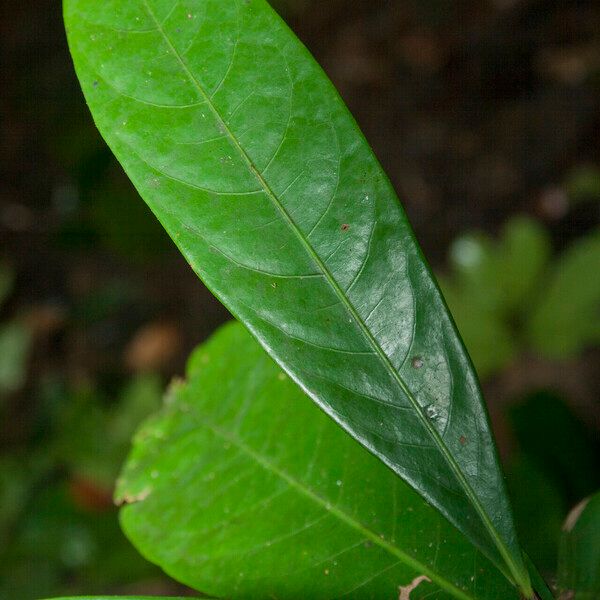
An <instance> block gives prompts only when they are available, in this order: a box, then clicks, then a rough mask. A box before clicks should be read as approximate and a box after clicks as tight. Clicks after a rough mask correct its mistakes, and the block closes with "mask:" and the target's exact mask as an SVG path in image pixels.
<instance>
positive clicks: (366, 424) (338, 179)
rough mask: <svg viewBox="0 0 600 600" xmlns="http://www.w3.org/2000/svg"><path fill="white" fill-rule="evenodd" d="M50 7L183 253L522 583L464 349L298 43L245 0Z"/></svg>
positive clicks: (338, 104) (261, 6)
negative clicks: (57, 11) (61, 17)
mask: <svg viewBox="0 0 600 600" xmlns="http://www.w3.org/2000/svg"><path fill="white" fill-rule="evenodd" d="M64 7H65V20H66V26H67V31H68V37H69V44H70V48H71V52H72V55H73V58H74V61H75V66H76V69H77V73H78V76H79V79H80V81H81V84H82V87H83V90H84V93H85V96H86V99H87V102H88V104H89V106H90V108H91V110H92V114H93V116H94V119H95V120H96V123H97V125H98V127H99V129H100V131H101V133H102V134H103V136H104V137H105V139H106V140H107V142H108V144H109V145H110V147H111V148H112V150H113V151H114V153H115V154H116V156H117V158H118V159H119V161H120V162H121V163H122V165H123V166H124V168H125V170H126V171H127V173H128V175H129V176H130V178H131V179H132V181H133V183H134V184H135V186H136V188H137V189H138V191H139V192H140V193H141V195H142V197H143V198H144V200H145V201H146V202H147V203H148V204H149V205H150V207H151V208H152V210H153V211H154V213H155V214H156V215H157V217H158V218H159V220H160V221H161V222H162V224H163V225H164V226H165V228H166V229H167V231H168V232H169V234H170V235H171V237H172V238H173V239H174V240H175V241H176V243H177V244H178V246H179V248H180V250H181V251H182V252H183V254H184V255H185V257H186V258H187V260H188V262H189V263H190V264H191V265H192V267H193V268H194V269H195V271H196V272H197V273H198V274H199V275H200V277H202V279H203V280H204V281H205V283H206V284H207V285H208V287H209V288H210V289H211V290H212V291H213V292H214V293H215V294H216V295H217V296H218V297H219V298H220V299H221V300H222V301H223V303H224V304H225V305H226V306H227V307H228V308H229V309H230V310H231V312H232V313H233V314H235V315H236V316H237V317H238V318H239V319H240V320H241V321H242V322H244V324H245V325H246V326H247V327H248V328H249V329H250V330H251V331H252V332H253V333H254V335H255V336H256V337H257V338H258V339H259V340H260V342H261V343H262V344H263V346H264V347H265V348H266V349H267V350H268V351H269V352H270V353H271V355H272V356H273V357H274V358H275V359H276V360H277V361H278V362H279V363H280V364H281V365H282V366H283V368H284V369H285V370H286V371H287V372H288V373H289V374H290V375H291V377H292V378H293V379H294V380H295V381H296V382H298V383H299V384H300V385H301V387H302V388H303V389H304V390H305V391H306V392H307V393H308V394H309V395H310V396H311V397H312V398H313V400H315V401H316V402H317V403H318V404H319V405H320V406H321V407H322V408H323V409H324V410H325V411H326V412H327V413H328V414H329V415H330V416H331V417H332V418H334V419H335V420H336V421H337V422H338V423H339V424H340V425H341V426H342V427H344V428H345V429H346V430H347V431H349V432H350V433H351V434H352V435H353V436H354V437H356V438H357V439H358V440H359V441H360V442H361V443H362V444H363V445H365V446H366V447H367V448H369V449H370V450H371V451H372V452H373V453H375V454H376V455H377V456H379V457H380V458H381V459H382V460H383V461H384V462H385V463H386V464H387V465H388V466H390V467H391V468H392V469H394V470H395V471H396V472H397V473H398V474H399V475H401V476H402V477H403V478H404V479H405V480H406V481H408V482H409V483H410V484H411V485H412V486H414V487H415V488H416V489H417V490H419V491H420V493H421V494H422V495H423V496H424V497H425V498H426V499H427V500H428V501H430V502H431V503H432V504H434V505H435V506H436V507H437V508H439V510H441V511H442V512H443V513H444V514H445V515H446V516H447V518H448V519H449V520H450V521H451V522H452V523H454V524H456V526H457V527H459V528H460V529H461V530H462V531H463V532H464V533H465V534H466V535H467V536H468V537H469V538H470V539H471V540H473V541H474V543H476V544H477V545H478V547H480V548H481V549H482V550H484V551H485V552H486V554H487V555H488V556H490V557H491V558H492V560H494V561H495V563H496V564H498V565H502V566H503V568H505V570H507V572H508V573H510V576H511V577H512V578H513V579H514V580H515V581H517V582H519V584H520V585H521V587H522V589H523V590H524V592H525V593H526V594H529V593H530V587H529V583H528V576H527V572H526V569H525V567H524V565H523V561H522V557H521V551H520V549H519V546H518V542H517V539H516V536H515V532H514V525H513V522H512V517H511V514H510V507H509V504H508V499H507V495H506V491H505V486H504V482H503V479H502V475H501V472H500V468H499V465H498V460H497V455H496V451H495V448H494V444H493V441H492V439H491V435H490V430H489V425H488V419H487V414H486V411H485V408H484V405H483V402H482V398H481V393H480V391H479V386H478V383H477V380H476V377H475V374H474V372H473V369H472V367H471V365H470V361H469V359H468V357H467V355H466V353H465V350H464V348H463V345H462V343H461V341H460V339H459V337H458V335H457V333H456V330H455V328H454V325H453V323H452V321H451V318H450V316H449V315H448V312H447V310H446V308H445V305H444V302H443V300H442V298H441V295H440V293H439V290H438V288H437V285H436V284H435V282H434V280H433V278H432V276H431V273H430V271H429V269H428V267H427V266H426V263H425V261H424V259H423V256H422V254H421V251H420V249H419V247H418V245H417V243H416V242H415V240H414V236H413V233H412V231H411V229H410V226H409V224H408V222H407V220H406V216H405V215H404V213H403V211H402V209H401V207H400V206H399V204H398V201H397V198H396V195H395V193H394V191H393V189H392V187H391V185H390V183H389V180H388V179H387V177H386V176H385V174H384V173H383V171H382V169H381V167H380V165H379V164H378V162H377V160H376V159H375V157H374V155H373V153H372V151H371V150H370V148H369V146H368V144H367V143H366V142H365V140H364V138H363V136H362V135H361V133H360V131H359V130H358V128H357V126H356V124H355V122H354V120H353V119H352V117H351V116H350V114H349V113H348V111H347V109H346V107H345V106H344V104H343V102H342V101H341V99H340V98H339V96H338V94H337V92H336V91H335V89H334V88H333V87H332V85H331V83H330V82H329V81H328V79H327V78H326V77H325V76H324V74H323V72H322V71H321V69H320V68H319V67H318V65H317V64H316V63H315V61H314V60H313V59H312V57H311V56H310V54H309V53H308V52H307V50H306V49H305V48H304V47H303V46H302V44H301V43H300V42H299V41H298V40H297V39H296V38H295V36H294V35H293V34H292V33H291V32H290V31H289V29H287V27H286V26H285V25H284V24H283V22H282V21H281V20H280V19H279V17H278V16H277V15H276V13H275V12H274V11H273V10H272V9H271V8H270V7H269V6H268V4H267V3H266V2H264V0H244V1H242V0H188V1H187V2H185V3H183V2H176V1H175V0H135V1H132V0H127V1H125V0H110V1H105V2H96V1H95V0H65V2H64ZM462 440H465V441H464V442H463V441H462ZM504 565H505V566H504Z"/></svg>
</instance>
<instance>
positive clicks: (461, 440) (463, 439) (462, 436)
mask: <svg viewBox="0 0 600 600" xmlns="http://www.w3.org/2000/svg"><path fill="white" fill-rule="evenodd" d="M458 441H459V442H460V443H461V444H462V445H463V446H464V445H465V444H466V443H467V438H466V437H465V436H464V435H461V436H460V438H459V440H458Z"/></svg>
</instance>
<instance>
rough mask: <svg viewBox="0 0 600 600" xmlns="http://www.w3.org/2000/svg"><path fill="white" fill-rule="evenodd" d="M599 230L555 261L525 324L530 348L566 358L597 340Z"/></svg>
mask: <svg viewBox="0 0 600 600" xmlns="http://www.w3.org/2000/svg"><path fill="white" fill-rule="evenodd" d="M599 261H600V231H599V230H596V231H595V232H594V233H592V234H590V235H588V236H587V237H585V238H582V239H580V240H578V241H577V242H576V243H575V244H574V245H573V246H572V247H571V248H569V250H567V252H565V253H564V255H563V256H561V257H560V259H559V260H558V261H557V263H556V265H555V267H554V269H553V271H552V274H551V276H550V278H549V280H548V281H547V282H546V285H545V286H544V288H543V295H542V298H541V302H540V304H539V306H537V307H536V309H535V311H534V312H533V314H532V316H531V319H530V321H529V323H528V335H529V339H530V341H531V344H532V345H533V347H534V348H535V349H536V350H538V351H539V352H541V353H542V354H544V355H545V356H548V357H550V358H568V357H570V356H573V355H574V354H576V353H577V352H579V351H581V350H582V349H583V348H585V346H587V345H589V344H593V343H598V342H599V341H600V321H599V319H598V317H599V316H600V277H597V276H596V271H597V269H598V262H599Z"/></svg>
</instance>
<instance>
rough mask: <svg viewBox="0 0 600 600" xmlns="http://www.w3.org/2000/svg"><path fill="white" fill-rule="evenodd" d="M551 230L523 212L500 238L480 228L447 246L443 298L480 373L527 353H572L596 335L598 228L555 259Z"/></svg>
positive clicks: (599, 303)
mask: <svg viewBox="0 0 600 600" xmlns="http://www.w3.org/2000/svg"><path fill="white" fill-rule="evenodd" d="M550 256H551V243H550V238H549V234H548V233H547V232H546V230H545V229H544V228H543V227H542V226H541V225H540V224H538V223H536V222H535V221H533V220H531V219H527V218H525V217H518V218H514V219H513V220H511V221H509V222H508V223H507V224H506V226H505V228H504V231H503V232H502V235H501V237H500V240H499V241H497V242H494V241H493V240H492V239H491V238H490V237H489V236H487V235H485V234H483V233H471V234H467V235H464V236H462V237H460V238H458V239H457V240H455V242H454V243H453V245H452V248H451V252H450V264H451V267H452V271H451V273H450V275H449V276H448V277H446V278H442V280H441V285H442V289H443V291H444V296H445V297H446V300H447V301H448V305H449V307H450V309H451V311H452V314H453V316H454V318H455V319H456V322H457V325H458V327H459V329H460V332H461V334H462V335H463V338H464V340H465V343H466V345H467V348H468V349H469V352H470V354H471V356H473V359H474V362H475V366H476V367H477V372H478V373H479V376H480V377H487V376H489V375H492V374H494V373H495V372H497V371H499V370H501V369H502V368H504V367H506V365H507V364H508V363H509V362H511V361H512V360H514V359H515V358H517V357H518V356H519V355H520V354H522V353H524V352H527V351H529V352H534V353H536V354H539V355H541V356H544V357H547V358H551V359H564V358H570V357H572V356H574V355H576V354H577V353H578V352H580V351H581V350H582V349H584V348H585V347H587V346H590V345H592V344H594V343H597V342H598V341H599V340H600V330H599V325H598V323H599V320H598V314H599V311H600V278H598V277H590V276H589V273H592V272H593V271H594V269H595V268H596V267H595V265H598V261H600V232H598V231H594V232H592V233H590V234H588V235H587V236H585V237H583V238H580V239H579V240H577V242H575V243H574V244H573V245H572V246H571V247H569V248H568V249H567V250H566V251H565V252H564V253H563V254H562V255H561V256H559V257H558V258H556V259H555V260H551V259H550Z"/></svg>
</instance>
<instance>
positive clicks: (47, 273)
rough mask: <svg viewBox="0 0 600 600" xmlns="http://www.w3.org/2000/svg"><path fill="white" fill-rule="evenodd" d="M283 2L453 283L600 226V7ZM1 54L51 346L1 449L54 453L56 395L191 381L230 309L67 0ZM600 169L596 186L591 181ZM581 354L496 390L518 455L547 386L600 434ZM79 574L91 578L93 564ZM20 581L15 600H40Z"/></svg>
mask: <svg viewBox="0 0 600 600" xmlns="http://www.w3.org/2000/svg"><path fill="white" fill-rule="evenodd" d="M277 7H278V8H279V10H280V11H281V12H282V13H283V14H284V15H285V16H286V18H287V19H288V22H289V23H290V24H291V26H292V28H293V29H294V30H295V31H296V32H297V33H298V35H299V36H300V37H301V39H302V40H303V41H304V42H305V43H306V45H307V46H308V47H309V48H310V49H311V51H312V52H313V53H314V54H315V56H316V57H317V59H318V60H319V62H320V63H321V64H322V65H323V67H324V68H325V70H326V71H327V73H328V74H329V75H330V76H331V78H332V79H333V81H334V83H335V84H336V85H337V87H338V89H339V90H340V92H341V94H342V96H343V97H344V99H345V100H346V101H347V103H348V105H349V107H350V109H351V110H352V112H353V114H354V115H355V117H356V119H357V121H358V122H359V124H360V125H361V127H362V128H363V130H364V132H365V134H366V137H367V138H368V139H369V141H370V142H371V144H372V145H373V148H374V149H375V152H376V154H377V155H378V157H379V158H380V160H381V162H382V164H383V166H384V168H385V169H386V170H387V172H388V174H389V176H390V178H391V179H392V181H393V183H394V184H395V186H396V189H397V190H398V192H399V195H400V198H401V200H402V201H403V203H404V206H405V208H406V210H407V212H408V214H409V217H410V219H411V221H412V223H413V225H414V228H415V230H416V233H417V237H418V239H419V240H420V242H421V244H422V246H423V248H424V251H425V254H426V255H427V256H428V257H429V259H430V260H431V262H432V263H433V264H434V266H435V267H436V268H437V269H438V270H439V269H442V268H443V267H444V264H445V258H446V255H447V252H448V247H449V244H450V242H451V241H452V240H453V239H454V238H455V237H456V236H457V235H458V234H460V233H462V232H464V231H465V230H468V229H472V228H478V229H481V230H483V231H486V232H488V233H491V234H496V233H497V232H498V230H499V228H500V226H501V225H502V224H503V223H504V222H505V221H506V220H507V219H508V218H509V217H510V216H511V215H514V214H516V213H526V214H528V215H530V216H532V217H534V218H536V219H537V220H539V221H541V222H543V223H544V224H545V226H546V227H547V228H548V229H549V230H550V232H551V234H552V239H553V242H554V247H555V251H556V252H559V251H561V250H562V249H564V248H565V247H567V246H568V245H569V244H570V243H571V242H572V241H574V240H576V239H579V238H580V237H581V236H582V235H584V234H586V233H589V232H590V231H592V229H593V228H594V227H596V226H597V225H598V198H599V197H600V195H594V194H596V192H595V191H594V190H597V189H598V188H597V187H596V188H594V185H596V186H597V185H598V184H597V181H596V179H594V177H597V170H598V169H599V168H600V144H599V139H600V138H599V134H600V3H598V2H597V1H593V0H590V1H588V2H584V1H563V2H560V1H549V0H538V1H534V0H522V1H519V0H495V1H492V0H489V1H488V2H483V1H479V2H475V1H469V0H461V1H453V0H430V1H428V2H417V1H413V0H402V1H385V2H384V1H376V0H353V1H352V2H350V3H349V2H348V1H347V0H346V1H342V0H280V1H279V2H277ZM0 40H1V41H0V43H1V54H0V56H1V57H2V58H1V60H2V73H1V92H0V115H1V121H0V261H2V262H7V263H8V264H9V265H10V267H11V268H12V270H13V271H14V273H15V276H16V280H15V285H14V292H13V293H12V295H11V296H10V297H9V299H8V301H7V303H6V304H5V305H4V306H2V307H0V310H1V311H2V312H1V313H0V321H2V319H8V318H13V316H14V315H17V316H18V317H19V319H21V320H23V321H24V322H25V323H27V327H28V329H29V330H30V331H31V332H32V334H33V340H34V341H33V345H32V350H31V354H30V356H29V359H28V362H27V377H26V379H25V381H24V383H23V385H22V386H19V389H17V390H15V391H14V392H12V393H10V394H9V395H8V396H7V398H5V399H4V400H3V401H2V402H0V415H1V418H2V421H1V423H0V453H3V454H4V455H5V456H7V457H9V458H10V457H12V456H13V455H19V457H21V456H22V455H27V452H28V451H29V450H28V449H29V448H31V447H34V446H35V444H36V443H38V442H39V443H41V444H43V443H46V442H45V441H44V440H45V439H46V438H45V437H44V435H45V434H44V431H45V430H44V427H45V421H44V419H49V420H52V418H51V414H54V413H52V412H51V411H50V412H48V409H47V401H46V400H44V398H45V397H46V396H45V393H46V392H44V393H42V392H41V391H40V390H41V389H42V388H43V389H46V388H45V387H44V386H46V383H47V382H48V381H53V382H57V381H58V382H60V385H61V386H63V387H64V388H65V389H67V390H72V389H73V388H76V389H80V388H81V385H82V382H87V383H89V382H93V386H92V387H93V388H94V389H95V390H100V392H101V396H102V398H103V399H102V400H101V403H105V404H106V405H110V404H111V402H113V400H111V398H114V397H115V396H118V394H119V393H120V392H119V390H121V388H122V386H123V385H125V384H126V383H127V382H128V381H129V380H130V378H131V377H134V376H138V375H140V374H145V373H146V374H147V373H148V372H151V373H159V374H160V375H161V376H162V377H163V381H165V380H166V379H167V378H168V377H170V376H171V375H172V374H173V373H180V372H181V371H182V366H183V364H184V360H185V357H186V356H187V354H188V352H189V350H190V349H191V348H192V347H193V346H194V345H195V344H197V343H198V342H199V341H201V340H202V339H204V338H205V337H206V336H207V335H208V334H209V333H210V332H211V331H212V330H213V329H214V328H215V327H216V325H217V324H219V323H220V322H222V321H223V320H225V319H226V318H227V313H226V311H225V310H224V309H223V308H222V307H221V306H220V305H219V304H218V303H217V302H216V301H215V300H214V299H213V298H212V297H211V295H210V294H209V293H208V291H207V290H206V289H205V288H204V287H203V286H202V284H200V283H199V282H198V280H197V279H196V277H195V276H194V275H193V273H192V272H191V270H190V269H189V268H188V267H187V265H186V264H185V263H184V261H183V260H182V259H181V258H180V257H179V256H178V255H177V254H176V253H175V251H174V250H173V248H172V247H171V245H170V242H169V240H168V239H166V236H165V234H164V233H163V232H162V230H160V228H159V227H158V226H157V225H156V223H155V222H154V221H153V219H152V217H150V216H149V214H148V213H147V211H146V209H145V206H144V205H143V203H142V202H141V201H140V200H139V199H138V198H137V197H136V195H135V193H134V192H133V190H132V189H131V186H130V184H129V183H128V182H127V180H126V178H125V177H124V175H123V174H122V172H121V171H120V168H119V167H118V165H116V163H115V161H114V160H113V159H112V157H111V155H110V153H109V152H108V150H107V149H106V148H105V147H104V145H103V143H102V141H101V140H100V138H99V136H98V134H97V133H96V131H95V129H94V127H93V125H92V123H91V119H90V117H89V114H88V113H87V109H86V107H85V105H84V103H83V98H82V96H81V93H80V91H79V87H78V84H77V82H76V80H75V76H74V73H73V70H72V66H71V63H70V59H69V56H68V52H67V49H66V43H65V39H64V34H63V30H62V22H61V14H60V6H59V3H58V2H50V1H47V0H35V1H34V0H19V1H18V2H17V1H15V0H5V1H4V2H3V3H2V6H1V7H0ZM582 173H584V174H585V173H588V174H589V173H591V175H590V176H589V177H588V179H586V180H585V181H584V182H583V183H582V182H581V179H582V177H583V175H582ZM577 177H579V179H577ZM590 181H591V182H590ZM578 182H579V183H578ZM586 182H587V185H588V187H587V188H585V186H584V184H585V183H586ZM577 185H579V187H578V188H577V187H576V186H577ZM582 186H583V187H584V188H585V189H584V190H583V191H581V188H582ZM575 188H576V190H575V191H573V190H574V189H575ZM577 190H579V191H577ZM590 190H591V191H590ZM569 360H570V362H569V361H567V362H563V363H561V364H560V366H559V367H557V366H556V364H554V363H549V362H548V361H544V360H540V359H537V358H530V357H525V358H524V359H523V360H522V361H520V362H519V361H517V362H515V363H514V364H513V365H512V366H511V367H509V368H507V369H505V370H504V371H503V372H502V373H499V374H497V375H496V377H495V378H493V379H491V380H490V381H489V382H488V384H487V388H488V399H489V401H490V403H491V411H492V414H493V415H495V416H498V419H495V421H496V426H497V430H498V432H499V434H500V443H501V445H502V447H503V448H504V449H505V450H506V452H510V448H512V447H513V442H512V441H511V439H512V437H511V434H510V432H509V429H510V428H509V426H508V425H506V423H505V421H504V420H503V419H502V418H501V416H502V415H503V414H504V413H505V411H504V408H503V406H504V403H505V402H506V401H507V400H508V399H512V398H513V397H514V396H515V395H521V394H522V393H523V392H524V391H525V390H527V389H529V388H538V387H553V388H556V387H557V388H558V389H559V390H560V391H562V392H563V393H564V394H567V395H568V397H569V403H570V404H571V406H573V407H574V408H575V411H576V412H577V413H578V414H579V416H580V418H582V419H583V421H584V422H586V423H587V425H588V426H589V427H591V428H594V427H596V428H600V424H599V420H600V417H599V415H600V411H599V409H598V404H597V389H598V383H599V382H598V371H599V369H598V368H597V367H598V353H597V351H595V350H587V351H586V352H584V353H583V354H581V355H580V356H578V357H575V358H572V359H569ZM44 382H46V383H44ZM87 383H86V385H87ZM42 384H43V385H42ZM48 415H50V416H48ZM596 431H597V430H596ZM52 435H54V434H52ZM513 437H514V436H513ZM11 460H12V459H11ZM19 460H21V458H19ZM51 471H52V476H51V480H52V481H63V482H64V481H65V480H66V481H67V482H70V483H71V484H72V483H73V480H74V479H75V480H76V481H79V479H77V477H79V475H77V473H78V470H77V469H75V470H74V472H71V471H69V469H68V468H66V472H67V475H65V466H64V465H62V464H59V465H58V467H57V470H51ZM69 473H70V474H69ZM73 473H75V474H73ZM65 477H66V479H65ZM86 477H87V475H86ZM84 479H85V481H84V483H85V485H88V484H90V481H88V479H86V478H85V477H84ZM40 485H41V484H40ZM84 487H85V486H84ZM78 489H79V488H78ZM86 490H87V491H86ZM91 490H92V491H91V492H90V493H88V492H89V490H88V488H85V490H84V492H85V493H84V496H85V498H87V500H85V501H84V502H83V505H84V508H85V507H86V506H87V507H88V508H89V506H88V504H89V502H88V501H89V500H90V494H91V495H92V496H93V498H95V499H96V500H97V498H96V496H94V494H96V495H98V494H99V497H100V505H101V506H105V504H106V503H107V502H108V501H107V497H108V496H109V493H110V486H109V485H105V483H104V482H102V483H99V482H98V481H92V482H91ZM79 491H81V489H79ZM86 494H87V495H86ZM76 495H77V494H76ZM575 495H576V493H575V492H573V496H575ZM78 498H80V496H78ZM572 499H573V498H571V496H569V497H568V501H571V500H572ZM96 500H94V502H95V501H96ZM86 503H87V504H86ZM1 508H2V507H1V506H0V510H1ZM35 510H36V508H35V502H34V505H33V509H32V511H33V513H34V514H35ZM13 529H14V528H13ZM1 532H2V530H1V528H0V533H1ZM0 545H1V543H0ZM24 553H25V554H27V553H26V552H24ZM23 560H25V559H23ZM44 560H46V559H44ZM549 560H550V561H551V560H552V559H551V558H550V559H549ZM44 564H45V563H44ZM27 568H29V567H27ZM27 568H26V569H25V575H24V577H25V579H27ZM65 569H66V573H67V576H66V578H67V579H69V578H71V580H74V581H75V582H77V581H81V578H80V579H79V580H78V579H77V577H78V576H76V572H77V569H76V565H75V566H73V565H71V566H68V567H65ZM140 573H141V574H140V578H144V577H150V575H147V574H146V573H145V572H144V571H143V569H142V570H141V571H140ZM151 577H155V574H152V575H151ZM59 579H60V577H59ZM63 579H64V577H63ZM114 579H115V580H116V581H117V582H118V581H119V578H118V577H116V578H114ZM83 580H84V581H85V578H84V579H83ZM92 580H94V579H93V577H92ZM94 581H97V582H98V584H99V585H100V586H102V585H104V584H103V583H102V582H104V581H111V582H112V580H111V579H110V578H105V579H102V577H101V576H100V575H98V576H97V578H96V580H94ZM12 585H13V589H12V593H13V599H17V600H18V599H19V598H23V599H24V600H25V599H26V598H29V596H28V594H29V592H26V591H23V592H22V593H21V592H20V591H19V589H17V588H16V586H17V584H16V583H15V584H12ZM57 585H58V584H57ZM111 585H112V583H111ZM152 585H154V584H152ZM151 587H152V586H151ZM152 589H153V590H155V589H157V588H154V587H152ZM78 591H80V592H81V591H83V590H82V589H78ZM0 595H1V594H0Z"/></svg>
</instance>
